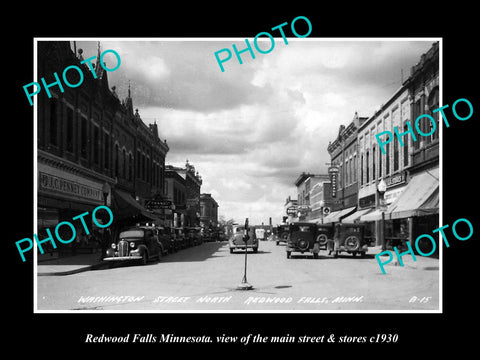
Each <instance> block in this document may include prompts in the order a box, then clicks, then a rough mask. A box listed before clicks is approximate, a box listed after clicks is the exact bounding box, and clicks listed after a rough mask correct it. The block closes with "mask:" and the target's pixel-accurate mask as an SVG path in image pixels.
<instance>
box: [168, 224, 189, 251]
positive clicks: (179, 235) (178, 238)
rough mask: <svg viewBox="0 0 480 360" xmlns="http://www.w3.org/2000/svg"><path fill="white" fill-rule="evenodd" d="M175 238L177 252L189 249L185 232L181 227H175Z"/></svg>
mask: <svg viewBox="0 0 480 360" xmlns="http://www.w3.org/2000/svg"><path fill="white" fill-rule="evenodd" d="M172 229H173V236H175V243H176V244H177V250H180V249H185V248H186V247H187V241H186V239H185V232H184V230H183V228H181V227H174V228H172Z"/></svg>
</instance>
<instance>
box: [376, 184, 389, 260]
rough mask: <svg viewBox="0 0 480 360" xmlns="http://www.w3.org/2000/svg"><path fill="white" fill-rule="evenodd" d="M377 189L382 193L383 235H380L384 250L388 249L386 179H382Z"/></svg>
mask: <svg viewBox="0 0 480 360" xmlns="http://www.w3.org/2000/svg"><path fill="white" fill-rule="evenodd" d="M377 191H378V194H379V195H380V210H381V212H382V223H381V229H382V236H381V237H380V240H381V244H382V251H385V250H386V242H385V192H386V191H387V184H386V183H385V180H383V179H382V180H380V182H379V183H378V184H377Z"/></svg>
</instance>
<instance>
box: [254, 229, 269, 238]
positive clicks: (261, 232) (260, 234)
mask: <svg viewBox="0 0 480 360" xmlns="http://www.w3.org/2000/svg"><path fill="white" fill-rule="evenodd" d="M255 236H256V237H257V239H258V240H262V241H264V240H267V232H266V231H265V229H262V228H258V229H255Z"/></svg>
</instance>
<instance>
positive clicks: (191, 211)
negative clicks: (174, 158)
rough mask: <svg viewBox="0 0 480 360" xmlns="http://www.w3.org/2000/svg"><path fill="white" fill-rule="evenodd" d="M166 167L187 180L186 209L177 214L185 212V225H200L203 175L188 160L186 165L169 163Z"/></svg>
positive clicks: (170, 171)
mask: <svg viewBox="0 0 480 360" xmlns="http://www.w3.org/2000/svg"><path fill="white" fill-rule="evenodd" d="M166 168H167V172H168V173H169V174H170V173H172V172H176V173H177V174H178V175H179V176H180V177H182V178H183V180H184V182H185V210H184V211H183V209H181V210H182V211H178V212H177V213H178V215H177V216H182V214H183V222H182V224H183V226H200V189H201V186H202V177H201V176H200V174H199V173H198V171H196V170H195V167H194V166H193V165H191V164H190V163H189V162H188V160H187V161H186V163H185V167H178V166H173V165H167V167H166ZM169 176H170V175H169ZM177 185H178V186H179V188H181V186H180V185H179V183H177ZM167 186H168V185H167ZM169 191H170V190H169ZM172 191H173V190H172ZM171 196H174V194H173V193H172V195H171Z"/></svg>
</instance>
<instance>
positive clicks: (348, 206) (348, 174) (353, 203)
mask: <svg viewBox="0 0 480 360" xmlns="http://www.w3.org/2000/svg"><path fill="white" fill-rule="evenodd" d="M366 120H367V118H366V117H360V116H358V114H357V113H356V112H355V115H354V117H353V120H352V121H351V122H350V123H349V124H348V125H347V126H346V127H345V126H344V125H341V126H340V128H339V131H338V136H337V138H336V139H335V140H334V141H333V142H330V143H329V144H328V147H327V151H328V153H329V154H330V157H331V164H330V169H329V171H330V172H332V168H333V170H336V174H337V179H336V184H333V182H332V195H331V196H332V212H331V213H330V214H329V215H328V217H327V218H325V220H326V221H327V222H338V221H342V219H343V218H344V217H346V216H348V215H350V214H351V213H353V212H354V211H355V209H356V207H357V203H358V180H359V175H358V163H359V156H360V154H359V151H358V141H357V139H358V129H359V128H360V126H361V125H362V124H363V123H364V122H365V121H366Z"/></svg>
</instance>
